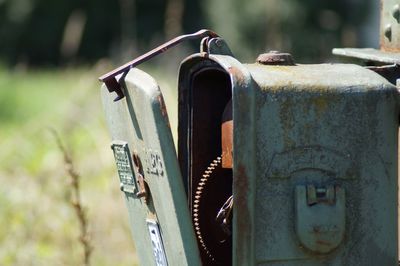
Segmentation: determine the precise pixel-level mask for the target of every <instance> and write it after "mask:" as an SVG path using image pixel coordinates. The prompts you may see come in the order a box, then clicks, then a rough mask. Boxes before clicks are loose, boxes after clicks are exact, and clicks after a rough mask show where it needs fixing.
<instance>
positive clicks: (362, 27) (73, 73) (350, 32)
mask: <svg viewBox="0 0 400 266" xmlns="http://www.w3.org/2000/svg"><path fill="white" fill-rule="evenodd" d="M378 9H379V6H378V2H377V1H375V0H369V1H364V0H337V1H318V0H279V1H278V0H275V1H274V0H253V1H244V0H229V1H228V0H218V1H211V0H204V1H200V0H166V1H163V0H151V1H149V0H117V1H110V0H58V1H51V0H0V125H1V127H0V147H1V152H0V161H1V164H0V165H1V166H0V183H1V186H0V206H1V207H0V246H1V248H0V265H24V266H25V265H81V264H82V246H81V245H80V244H79V242H78V241H77V240H76V236H78V235H80V226H81V224H80V223H79V221H78V220H77V219H76V217H75V213H74V210H73V209H72V208H70V207H69V206H68V205H67V204H65V202H66V201H68V200H69V196H70V185H68V182H69V181H68V176H66V173H65V171H64V166H65V162H64V161H63V158H62V157H63V155H62V154H60V151H59V149H58V148H57V145H56V144H55V143H54V140H53V138H52V136H51V134H50V133H49V130H48V128H54V129H55V130H57V132H59V134H60V138H61V139H62V140H63V142H64V144H65V146H66V148H67V149H68V150H69V151H73V154H70V156H71V157H73V158H74V168H75V169H76V171H78V172H79V173H80V176H81V179H80V180H81V182H80V186H81V187H80V189H81V195H80V196H81V197H82V201H83V202H84V203H85V206H87V213H86V215H87V217H88V219H89V221H90V223H89V224H88V226H89V228H86V229H87V230H89V231H90V235H91V243H92V246H93V253H92V255H91V257H90V258H91V263H92V265H100V266H101V265H134V264H137V258H136V254H135V251H134V247H133V241H132V238H131V235H130V231H129V226H128V217H127V211H126V207H125V203H124V198H123V195H122V193H121V192H120V191H119V182H118V178H117V173H116V169H115V164H114V159H113V155H112V152H111V150H110V148H109V143H110V137H109V135H108V130H107V129H106V127H105V122H104V116H103V110H102V108H101V103H100V95H99V94H100V93H99V86H100V84H99V82H98V81H97V77H98V76H100V75H101V74H104V73H105V72H107V71H109V70H111V69H112V68H113V67H115V66H116V65H118V64H121V63H124V62H126V61H129V60H131V59H132V58H133V57H134V56H137V55H139V54H140V53H143V52H145V51H147V50H149V49H151V48H153V47H155V46H157V45H158V44H160V43H162V42H164V41H166V40H167V39H170V38H172V37H174V36H176V35H179V34H183V33H189V32H194V31H197V30H199V29H201V28H209V29H212V30H214V31H216V32H217V33H219V34H220V35H221V36H222V37H223V38H225V39H226V41H227V43H228V44H229V45H230V47H231V48H232V51H233V53H234V54H235V55H236V56H237V57H238V59H239V60H240V61H244V62H252V61H254V59H255V58H256V56H257V55H258V54H260V53H262V52H264V51H268V50H272V49H273V50H282V51H287V52H291V53H292V54H293V55H294V58H295V60H296V61H297V62H315V63H318V62H321V61H329V60H331V56H330V51H331V49H332V48H333V47H342V46H354V47H362V46H365V45H366V43H367V45H368V46H369V45H371V43H372V44H373V45H377V43H376V42H377V40H378V37H377V34H378V33H377V31H376V30H377V29H378V26H377V25H378V23H379V17H378V15H377V12H378V11H379V10H378ZM371 21H372V22H371ZM368 25H370V26H368ZM371 25H372V26H374V25H375V26H374V27H371ZM365 33H367V34H365ZM366 36H373V37H372V42H371V41H369V42H366V40H371V37H368V38H366ZM197 49H198V42H193V43H190V44H189V45H183V46H180V47H179V48H176V49H175V50H173V51H169V52H167V53H166V54H165V55H164V56H161V57H160V58H157V59H154V60H152V63H150V64H145V65H143V66H141V68H144V69H145V70H146V71H148V72H149V73H151V75H153V76H155V77H156V79H157V81H158V82H159V83H160V85H161V89H162V90H163V93H164V97H165V98H166V99H165V100H166V105H167V109H168V112H169V116H170V121H171V128H172V129H173V133H174V134H175V133H176V132H175V130H174V129H176V114H177V104H176V98H177V96H176V93H177V90H176V76H177V69H178V67H179V64H178V63H179V61H180V60H182V58H183V57H184V56H185V55H188V54H189V52H194V51H196V50H197ZM110 59H111V60H110ZM110 62H112V63H110ZM54 67H57V68H54ZM168 75H169V76H168ZM167 76H168V77H167Z"/></svg>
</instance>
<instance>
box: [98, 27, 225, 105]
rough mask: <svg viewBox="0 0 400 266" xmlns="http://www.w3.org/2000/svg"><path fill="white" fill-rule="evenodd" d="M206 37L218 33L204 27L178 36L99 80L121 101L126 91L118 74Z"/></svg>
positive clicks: (215, 35)
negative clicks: (189, 42) (179, 46)
mask: <svg viewBox="0 0 400 266" xmlns="http://www.w3.org/2000/svg"><path fill="white" fill-rule="evenodd" d="M204 37H212V38H215V37H218V35H217V34H216V33H215V32H213V31H211V30H207V29H203V30H199V31H197V32H195V33H192V34H186V35H181V36H178V37H176V38H174V39H172V40H170V41H168V42H166V43H164V44H162V45H160V46H158V47H156V48H154V49H153V50H151V51H149V52H147V53H145V54H143V55H141V56H139V57H137V58H135V59H134V60H132V61H130V62H128V63H126V64H124V65H122V66H120V67H118V68H116V69H114V70H112V71H110V72H108V73H106V74H104V75H102V76H101V77H99V80H100V81H102V82H104V83H105V84H106V86H107V89H108V91H109V92H116V94H117V97H116V98H115V99H114V101H119V100H121V99H122V98H124V93H123V91H122V89H121V84H120V83H119V81H117V79H116V76H118V75H120V74H122V73H125V74H126V73H128V71H129V70H130V69H131V68H133V67H135V66H137V65H140V64H141V63H144V62H146V61H148V60H150V59H151V58H153V57H155V56H157V55H159V54H161V53H164V52H165V51H167V50H168V49H170V48H172V47H174V46H176V45H178V44H179V43H181V42H183V41H187V40H193V39H200V38H204Z"/></svg>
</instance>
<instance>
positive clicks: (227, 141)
mask: <svg viewBox="0 0 400 266" xmlns="http://www.w3.org/2000/svg"><path fill="white" fill-rule="evenodd" d="M221 131H222V167H223V168H232V167H233V158H232V152H233V120H229V121H226V122H224V123H222V127H221Z"/></svg>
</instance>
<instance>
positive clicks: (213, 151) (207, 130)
mask: <svg viewBox="0 0 400 266" xmlns="http://www.w3.org/2000/svg"><path fill="white" fill-rule="evenodd" d="M190 87H191V90H189V91H190V92H189V97H188V98H187V99H188V100H189V102H190V104H189V108H188V110H187V111H188V115H189V119H188V120H189V121H188V127H189V130H188V136H187V137H188V139H187V141H188V142H187V144H188V145H189V152H188V154H187V155H188V157H189V158H187V159H188V160H187V162H188V165H189V168H190V169H189V171H187V173H189V176H188V179H189V180H187V181H188V197H189V204H190V209H191V212H192V217H193V223H194V227H195V231H196V237H197V239H198V243H199V248H200V252H201V256H202V261H203V264H204V265H230V264H231V262H232V241H231V236H229V235H228V234H226V232H224V231H223V230H222V228H221V226H220V224H219V222H218V221H217V220H216V216H217V214H218V211H219V210H220V209H221V207H222V206H223V205H224V203H225V201H226V200H227V199H228V198H229V197H230V196H231V195H232V169H225V168H222V167H221V163H220V161H218V157H221V154H222V148H221V124H222V122H223V113H224V110H225V108H226V106H227V104H231V101H230V100H231V98H232V85H231V80H230V76H229V75H228V74H227V73H226V72H225V71H224V70H222V69H219V68H215V67H205V68H202V69H200V70H199V71H198V72H196V73H195V74H194V75H193V76H192V79H191V84H190ZM206 170H207V171H206ZM196 196H197V197H196Z"/></svg>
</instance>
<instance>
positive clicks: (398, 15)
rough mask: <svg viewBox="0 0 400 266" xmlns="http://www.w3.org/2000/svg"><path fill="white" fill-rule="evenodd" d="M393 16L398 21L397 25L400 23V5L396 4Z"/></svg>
mask: <svg viewBox="0 0 400 266" xmlns="http://www.w3.org/2000/svg"><path fill="white" fill-rule="evenodd" d="M392 15H393V17H394V18H395V19H396V21H397V23H400V5H399V4H396V5H394V6H393V9H392Z"/></svg>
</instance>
